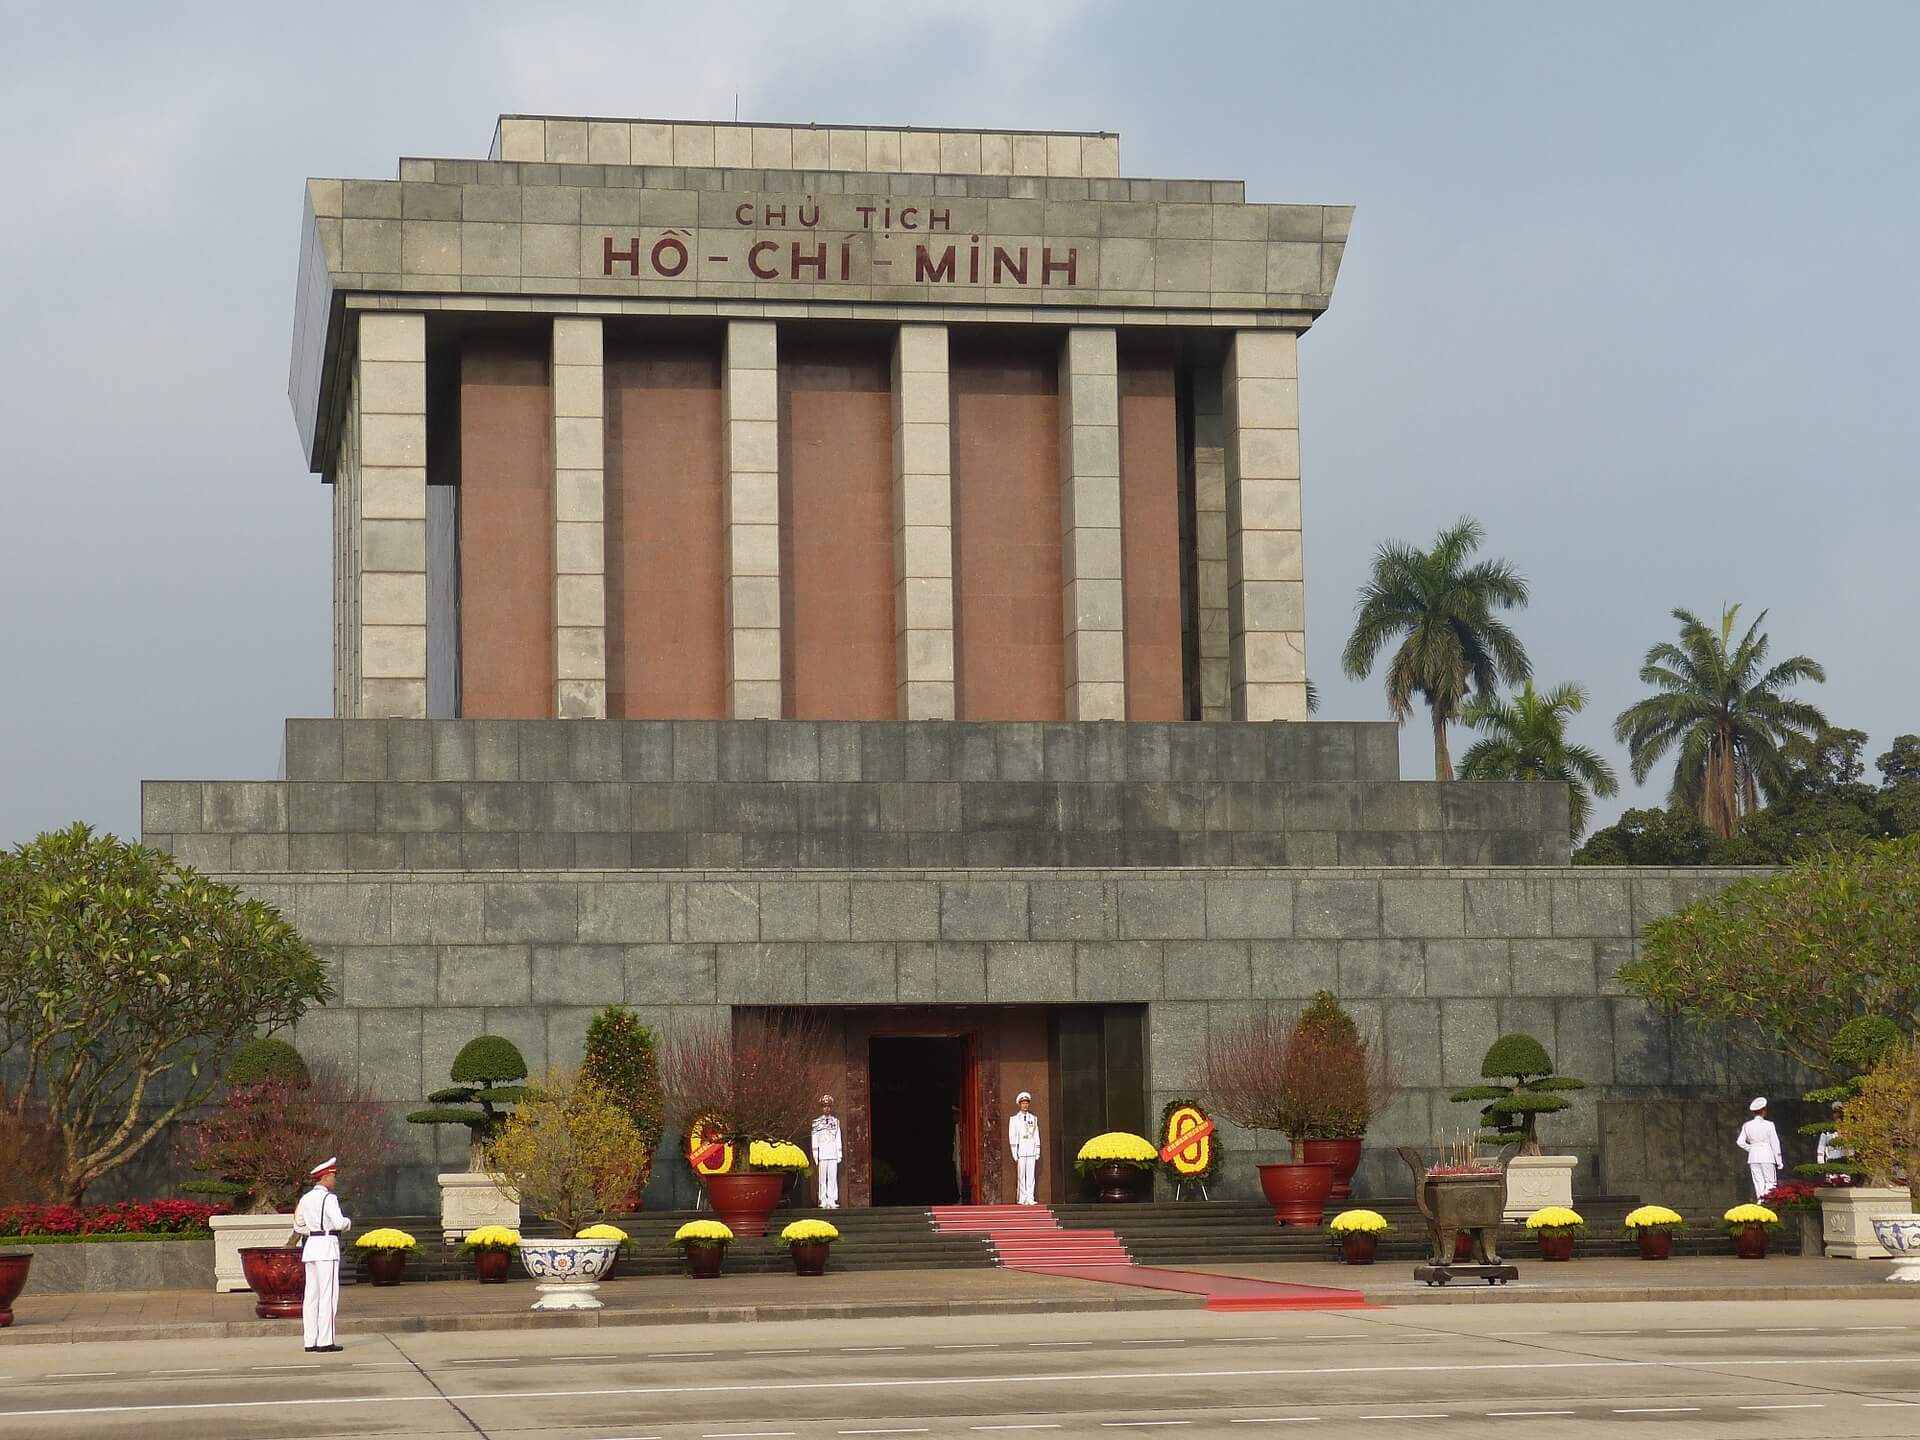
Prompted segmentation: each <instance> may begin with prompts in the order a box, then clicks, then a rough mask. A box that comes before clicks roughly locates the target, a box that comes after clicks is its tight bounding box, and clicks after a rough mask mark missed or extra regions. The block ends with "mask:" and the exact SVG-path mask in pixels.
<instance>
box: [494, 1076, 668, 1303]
mask: <svg viewBox="0 0 1920 1440" xmlns="http://www.w3.org/2000/svg"><path fill="white" fill-rule="evenodd" d="M645 1158H646V1144H645V1142H644V1141H643V1140H642V1139H641V1138H640V1132H639V1131H638V1130H636V1129H635V1128H634V1124H633V1119H632V1117H631V1116H630V1115H629V1114H628V1112H627V1110H626V1108H625V1107H624V1106H623V1105H621V1104H620V1103H619V1102H618V1101H617V1100H615V1099H614V1098H613V1097H612V1096H610V1095H608V1094H607V1093H606V1091H604V1090H602V1089H600V1087H599V1086H597V1085H595V1084H594V1083H593V1082H592V1081H590V1080H582V1079H579V1078H578V1077H576V1076H573V1075H570V1074H567V1073H565V1072H561V1071H552V1072H549V1073H548V1075H547V1076H546V1078H545V1079H543V1080H542V1081H541V1082H540V1083H539V1084H538V1085H537V1086H528V1087H527V1088H526V1092H525V1094H524V1095H523V1096H522V1097H521V1098H520V1100H519V1103H518V1104H516V1105H515V1107H514V1111H513V1114H512V1115H510V1116H508V1117H507V1119H506V1121H505V1122H504V1123H503V1124H502V1125H501V1126H500V1130H499V1133H498V1134H497V1135H495V1136H494V1137H493V1141H492V1143H490V1144H489V1145H488V1146H487V1148H486V1160H487V1173H488V1174H490V1175H491V1176H492V1177H493V1179H494V1182H495V1183H496V1184H497V1185H499V1186H500V1188H501V1189H502V1190H504V1191H507V1192H509V1193H511V1194H513V1195H515V1196H517V1197H518V1199H519V1202H520V1204H521V1206H522V1207H523V1208H524V1209H526V1210H527V1211H529V1212H530V1213H532V1214H534V1215H538V1216H540V1217H541V1218H542V1219H545V1220H550V1221H552V1222H554V1223H555V1224H556V1225H558V1226H559V1227H560V1231H561V1234H562V1235H563V1236H566V1237H570V1238H565V1239H537V1240H529V1239H527V1238H525V1237H524V1236H523V1237H522V1238H521V1241H520V1263H521V1265H522V1266H523V1267H525V1269H526V1272H527V1274H528V1275H530V1276H532V1277H533V1279H534V1280H536V1281H538V1282H539V1283H538V1284H537V1285H536V1286H535V1287H534V1288H535V1289H536V1290H538V1291H539V1292H540V1298H539V1299H538V1300H536V1301H535V1302H534V1306H533V1308H534V1309H536V1310H598V1309H599V1308H600V1301H599V1299H598V1297H597V1296H596V1295H595V1294H594V1292H595V1291H596V1290H598V1289H599V1288H600V1281H601V1280H603V1279H604V1278H605V1277H606V1273H607V1271H608V1269H609V1268H610V1267H611V1266H612V1264H613V1260H614V1256H615V1255H616V1254H617V1253H618V1252H619V1249H620V1245H619V1242H618V1241H617V1240H610V1239H599V1240H582V1239H580V1238H579V1232H580V1230H581V1229H582V1228H584V1227H585V1226H586V1225H587V1224H588V1223H589V1222H590V1221H592V1220H593V1219H594V1218H596V1217H597V1216H602V1215H605V1214H606V1213H607V1212H608V1211H609V1210H611V1209H612V1208H613V1207H614V1206H615V1205H617V1204H619V1203H620V1201H621V1199H622V1198H623V1197H624V1196H625V1195H626V1193H627V1190H628V1188H629V1187H630V1186H631V1185H632V1184H633V1177H634V1174H635V1173H636V1171H637V1170H638V1169H639V1167H640V1165H641V1164H642V1163H643V1162H644V1160H645Z"/></svg>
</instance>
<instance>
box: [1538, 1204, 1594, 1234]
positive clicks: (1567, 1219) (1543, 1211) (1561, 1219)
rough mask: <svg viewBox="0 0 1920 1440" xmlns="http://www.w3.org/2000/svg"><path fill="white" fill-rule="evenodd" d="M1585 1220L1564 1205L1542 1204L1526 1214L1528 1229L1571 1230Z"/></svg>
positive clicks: (1583, 1223)
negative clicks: (1529, 1213)
mask: <svg viewBox="0 0 1920 1440" xmlns="http://www.w3.org/2000/svg"><path fill="white" fill-rule="evenodd" d="M1586 1223H1587V1222H1586V1221H1585V1220H1583V1219H1581V1218H1580V1212H1579V1211H1577V1210H1569V1209H1568V1208H1567V1207H1566V1206H1564V1205H1543V1206H1542V1207H1541V1208H1540V1209H1538V1210H1536V1211H1534V1212H1533V1213H1532V1214H1531V1215H1529V1216H1527V1229H1529V1230H1572V1229H1574V1228H1576V1227H1577V1226H1582V1225H1585V1224H1586Z"/></svg>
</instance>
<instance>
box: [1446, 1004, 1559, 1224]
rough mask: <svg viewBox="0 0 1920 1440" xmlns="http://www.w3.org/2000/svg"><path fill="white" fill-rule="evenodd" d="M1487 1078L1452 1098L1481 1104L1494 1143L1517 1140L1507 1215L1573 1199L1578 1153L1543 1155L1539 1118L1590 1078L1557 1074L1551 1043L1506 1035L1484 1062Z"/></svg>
mask: <svg viewBox="0 0 1920 1440" xmlns="http://www.w3.org/2000/svg"><path fill="white" fill-rule="evenodd" d="M1480 1075H1481V1078H1483V1079H1484V1080H1485V1081H1486V1082H1487V1083H1486V1084H1484V1085H1469V1086H1467V1087H1466V1088H1465V1089H1463V1090H1456V1091H1454V1092H1453V1094H1452V1095H1451V1096H1450V1097H1449V1098H1450V1099H1452V1100H1453V1101H1455V1102H1456V1103H1458V1104H1477V1105H1479V1106H1480V1124H1481V1127H1482V1133H1481V1137H1480V1138H1481V1139H1482V1140H1483V1141H1484V1142H1485V1143H1487V1144H1489V1145H1495V1146H1507V1145H1514V1144H1517V1145H1518V1146H1519V1147H1520V1148H1519V1151H1518V1153H1517V1154H1515V1155H1514V1157H1513V1158H1512V1159H1511V1160H1509V1161H1508V1162H1507V1208H1506V1217H1505V1218H1507V1219H1509V1220H1518V1219H1520V1218H1522V1217H1523V1216H1526V1215H1531V1214H1532V1213H1533V1212H1534V1211H1535V1210H1539V1209H1542V1208H1544V1207H1546V1206H1548V1205H1560V1206H1569V1205H1571V1204H1572V1203H1573V1167H1574V1166H1575V1165H1576V1164H1578V1163H1579V1157H1578V1156H1575V1155H1542V1154H1541V1153H1540V1132H1539V1122H1540V1117H1541V1116H1542V1115H1552V1114H1554V1113H1555V1112H1557V1111H1560V1110H1564V1109H1566V1108H1567V1100H1566V1098H1565V1095H1564V1092H1566V1091H1568V1090H1584V1089H1585V1088H1586V1081H1584V1080H1576V1079H1574V1078H1573V1077H1572V1076H1570V1075H1556V1074H1554V1073H1553V1060H1552V1058H1551V1057H1550V1056H1549V1055H1548V1054H1547V1047H1546V1046H1544V1045H1542V1044H1541V1043H1540V1042H1539V1041H1538V1040H1536V1039H1534V1038H1533V1036H1531V1035H1502V1036H1501V1037H1500V1038H1499V1039H1498V1040H1495V1041H1494V1042H1493V1044H1492V1045H1491V1046H1489V1047H1488V1049H1487V1053H1486V1057H1485V1058H1484V1059H1483V1060H1482V1061H1481V1062H1480Z"/></svg>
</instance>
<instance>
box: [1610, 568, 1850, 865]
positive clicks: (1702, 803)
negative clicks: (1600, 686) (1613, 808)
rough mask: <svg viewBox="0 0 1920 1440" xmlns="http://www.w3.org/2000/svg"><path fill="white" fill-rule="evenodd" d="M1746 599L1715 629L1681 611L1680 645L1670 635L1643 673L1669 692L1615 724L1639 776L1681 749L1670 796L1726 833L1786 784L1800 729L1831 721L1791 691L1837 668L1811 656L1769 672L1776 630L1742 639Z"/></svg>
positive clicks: (1753, 628) (1752, 631) (1754, 629)
mask: <svg viewBox="0 0 1920 1440" xmlns="http://www.w3.org/2000/svg"><path fill="white" fill-rule="evenodd" d="M1739 613H1740V607H1739V606H1738V605H1729V606H1727V607H1725V609H1723V610H1722V611H1721V614H1720V628H1719V629H1718V630H1715V629H1712V628H1710V627H1709V626H1707V625H1706V624H1704V623H1702V621H1701V620H1700V618H1699V617H1698V616H1696V615H1694V614H1692V613H1691V612H1689V611H1686V610H1675V611H1674V612H1673V618H1674V619H1676V620H1678V621H1679V622H1680V643H1679V644H1678V645H1674V644H1671V643H1669V642H1667V641H1662V642H1661V643H1660V644H1658V645H1655V646H1654V647H1653V648H1652V649H1651V650H1649V651H1647V659H1646V663H1645V664H1644V665H1642V666H1641V667H1640V678H1641V680H1642V681H1644V682H1645V683H1646V684H1648V685H1652V686H1654V687H1655V688H1656V689H1657V690H1659V691H1660V693H1659V694H1657V695H1649V696H1648V697H1647V698H1646V699H1644V700H1641V701H1639V702H1637V703H1636V704H1633V705H1629V706H1628V707H1627V708H1626V709H1625V710H1622V711H1621V712H1620V718H1619V719H1617V720H1615V721H1614V722H1613V734H1614V738H1615V739H1617V740H1619V741H1621V742H1622V743H1624V744H1625V745H1626V747H1627V754H1628V755H1629V756H1630V757H1631V759H1632V762H1633V778H1634V781H1635V782H1636V783H1639V782H1642V781H1644V780H1645V779H1646V778H1647V774H1648V772H1649V771H1651V770H1652V769H1653V767H1654V766H1655V765H1657V764H1658V763H1659V762H1660V759H1661V757H1663V756H1664V755H1666V753H1667V752H1668V751H1669V750H1672V749H1674V748H1675V747H1676V746H1677V747H1678V748H1679V758H1678V762H1677V763H1676V764H1675V766H1674V771H1673V785H1672V787H1671V788H1670V789H1669V790H1668V791H1667V803H1668V804H1670V805H1684V806H1686V807H1687V808H1689V809H1692V810H1697V811H1698V812H1699V815H1700V821H1701V823H1702V824H1704V825H1705V826H1706V827H1707V828H1708V829H1709V830H1711V831H1713V832H1714V834H1716V835H1718V836H1720V837H1721V838H1722V839H1726V838H1728V837H1730V836H1731V835H1732V834H1733V831H1734V827H1735V826H1736V825H1737V824H1739V822H1740V817H1741V816H1742V815H1751V814H1752V813H1753V812H1754V811H1756V810H1758V809H1759V808H1760V804H1761V801H1762V799H1763V798H1764V799H1766V800H1772V799H1773V798H1774V797H1775V796H1776V795H1778V794H1780V793H1781V791H1782V790H1784V789H1785V788H1786V785H1787V781H1788V778H1789V772H1788V766H1787V764H1786V761H1785V758H1784V757H1783V756H1782V755H1781V746H1782V745H1784V744H1785V743H1786V742H1787V741H1788V740H1789V739H1792V738H1793V737H1795V736H1800V737H1803V738H1809V739H1810V738H1812V737H1813V736H1814V735H1815V734H1817V733H1818V732H1819V731H1820V730H1821V729H1822V728H1824V727H1825V725H1826V723H1827V720H1826V717H1825V716H1824V715H1822V714H1821V713H1820V711H1819V710H1818V709H1817V708H1816V707H1814V706H1812V705H1809V704H1807V703H1806V702H1805V701H1803V700H1793V699H1789V698H1788V697H1787V696H1785V695H1783V694H1782V693H1781V691H1782V690H1783V689H1784V688H1785V687H1787V686H1789V685H1791V684H1793V683H1794V682H1795V681H1799V680H1814V681H1820V682H1824V681H1825V680H1826V678H1827V672H1826V671H1825V670H1824V669H1822V668H1821V667H1820V665H1819V664H1818V663H1816V662H1815V661H1812V660H1809V659H1808V658H1807V657H1806V656H1805V655H1795V656H1793V657H1792V658H1791V659H1789V660H1782V661H1781V662H1780V663H1779V664H1778V665H1775V666H1773V667H1772V668H1771V669H1763V668H1762V667H1763V666H1764V665H1765V664H1766V658H1767V637H1766V636H1765V635H1762V634H1761V633H1760V626H1761V623H1762V622H1763V621H1765V620H1766V618H1767V612H1766V611H1764V610H1762V611H1761V612H1760V615H1759V618H1758V619H1756V620H1755V621H1754V622H1753V624H1751V625H1749V626H1748V627H1747V633H1746V634H1745V635H1743V636H1741V637H1740V642H1739V643H1738V644H1737V645H1736V644H1734V643H1733V626H1734V617H1736V616H1737V615H1738V614H1739Z"/></svg>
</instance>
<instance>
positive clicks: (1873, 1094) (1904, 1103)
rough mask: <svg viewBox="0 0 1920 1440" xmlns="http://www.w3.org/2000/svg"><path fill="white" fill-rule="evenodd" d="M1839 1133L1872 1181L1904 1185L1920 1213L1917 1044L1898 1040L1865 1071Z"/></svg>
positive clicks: (1919, 1066)
mask: <svg viewBox="0 0 1920 1440" xmlns="http://www.w3.org/2000/svg"><path fill="white" fill-rule="evenodd" d="M1840 1131H1841V1133H1842V1134H1843V1135H1845V1136H1846V1137H1847V1144H1848V1145H1849V1146H1851V1147H1852V1149H1853V1153H1854V1156H1855V1157H1856V1158H1857V1159H1858V1160H1859V1162H1860V1165H1861V1167H1862V1168H1863V1169H1864V1170H1865V1171H1866V1172H1867V1176H1868V1178H1869V1179H1870V1180H1871V1181H1872V1183H1873V1184H1875V1185H1893V1184H1895V1183H1904V1184H1905V1185H1906V1187H1907V1191H1908V1194H1910V1195H1911V1196H1912V1197H1913V1208H1914V1209H1915V1210H1916V1211H1920V1044H1917V1043H1915V1042H1914V1041H1912V1040H1905V1041H1902V1042H1901V1043H1900V1044H1899V1045H1898V1046H1896V1047H1895V1048H1894V1049H1892V1050H1890V1051H1889V1052H1887V1054H1885V1055H1883V1056H1882V1057H1881V1059H1880V1062H1879V1063H1878V1064H1877V1065H1875V1066H1874V1067H1873V1069H1871V1070H1869V1071H1868V1072H1867V1074H1866V1076H1865V1078H1864V1079H1862V1080H1861V1082H1860V1090H1859V1093H1858V1094H1856V1095H1855V1096H1854V1097H1853V1098H1852V1099H1851V1100H1848V1101H1847V1102H1846V1104H1845V1105H1844V1106H1843V1107H1842V1108H1841V1111H1840Z"/></svg>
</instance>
